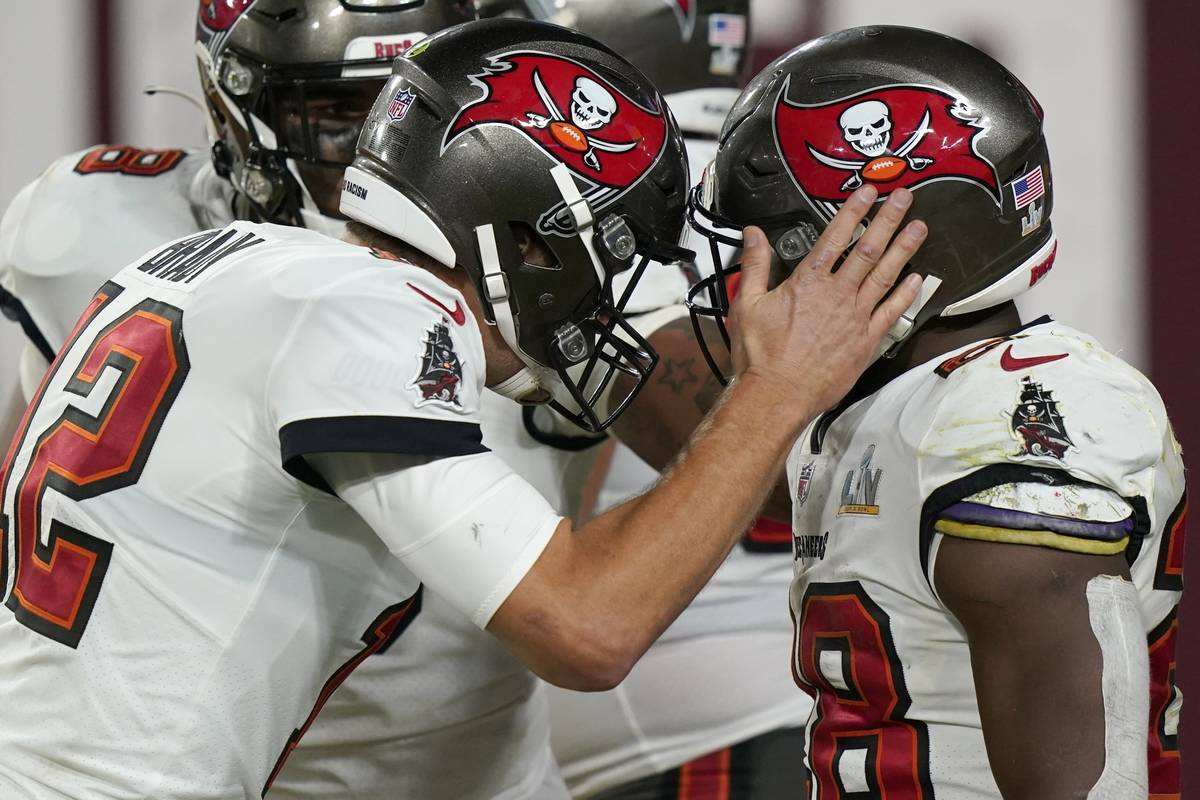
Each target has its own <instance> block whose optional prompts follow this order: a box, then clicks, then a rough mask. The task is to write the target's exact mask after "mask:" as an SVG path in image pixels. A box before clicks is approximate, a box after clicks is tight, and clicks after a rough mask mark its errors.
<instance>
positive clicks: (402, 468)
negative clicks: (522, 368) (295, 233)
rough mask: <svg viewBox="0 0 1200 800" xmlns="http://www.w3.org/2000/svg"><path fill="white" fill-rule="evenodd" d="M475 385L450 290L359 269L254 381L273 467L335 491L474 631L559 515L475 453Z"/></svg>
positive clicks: (478, 368)
mask: <svg viewBox="0 0 1200 800" xmlns="http://www.w3.org/2000/svg"><path fill="white" fill-rule="evenodd" d="M301 290H302V289H301ZM484 377H485V364H484V352H483V342H482V340H481V338H480V335H479V331H478V328H477V327H476V323H475V319H474V317H473V316H471V315H470V313H469V312H468V311H467V304H466V300H465V299H464V298H463V297H462V295H460V294H459V293H458V292H457V291H455V290H454V289H452V288H451V287H450V286H448V285H447V284H445V283H443V282H441V281H439V280H437V279H436V278H434V277H433V276H431V275H429V274H428V273H424V272H421V271H419V270H412V269H396V270H390V269H384V270H380V269H366V270H361V271H358V272H354V273H352V274H350V275H349V276H347V277H346V278H344V279H343V280H341V281H339V282H337V283H335V284H332V285H326V286H324V287H322V290H321V291H320V293H318V294H315V295H314V296H312V297H311V298H310V299H309V300H308V301H307V302H306V303H305V305H304V307H303V309H302V310H301V312H300V314H299V315H298V318H297V320H296V322H295V324H294V327H293V329H292V332H291V334H290V336H289V337H288V339H287V340H286V341H285V343H284V345H283V347H282V349H281V351H280V352H279V354H278V356H277V358H276V360H275V363H274V365H273V366H272V368H271V372H270V375H269V376H268V378H267V404H268V406H269V414H270V418H271V419H272V421H273V424H274V426H275V428H276V430H278V432H279V442H280V451H281V457H282V461H283V466H284V469H286V470H287V471H288V472H289V473H290V474H291V475H293V476H294V477H296V478H298V479H300V480H302V481H304V482H305V483H308V484H309V485H311V486H314V487H316V488H319V489H324V490H326V491H335V492H336V494H338V495H339V496H340V497H341V498H342V499H343V500H345V501H346V502H347V503H349V504H350V506H351V507H352V508H354V509H355V511H356V512H357V513H358V514H359V516H360V517H362V518H363V520H364V521H366V522H367V523H368V524H369V525H370V526H371V528H372V529H373V530H374V531H375V532H376V534H377V535H378V536H379V537H380V538H381V539H382V540H383V541H384V542H385V543H386V544H387V546H388V549H389V550H390V551H391V552H392V554H393V555H395V556H396V557H397V558H399V559H400V560H401V561H403V562H404V564H405V565H406V566H407V567H408V568H409V569H411V570H412V572H413V573H414V574H415V575H417V577H419V578H420V579H421V581H422V582H423V583H426V584H428V585H429V586H430V588H432V589H433V590H434V591H436V592H437V593H438V594H440V595H441V596H442V597H443V598H444V599H446V600H448V601H449V602H450V603H451V604H452V605H453V606H454V607H455V608H456V609H457V610H458V611H460V612H461V613H463V614H464V615H465V616H467V617H468V618H469V619H471V620H472V622H474V623H475V624H476V625H479V626H480V627H483V626H486V625H487V623H488V621H489V620H490V619H491V616H492V614H493V613H494V612H495V610H496V609H497V608H498V607H499V606H500V604H501V603H502V602H503V601H504V599H505V598H506V597H507V596H508V594H509V592H511V591H512V589H513V588H514V587H515V586H516V585H517V583H518V582H519V581H520V580H521V578H522V577H524V575H525V573H526V572H527V571H528V570H529V568H530V567H531V566H532V565H533V562H534V561H535V560H536V559H537V557H538V555H540V554H541V552H542V549H543V548H544V547H545V545H546V542H548V541H549V539H550V536H551V534H553V532H554V529H555V528H556V527H557V525H558V521H559V517H558V515H557V514H555V513H554V512H553V511H552V510H551V508H550V506H549V504H548V503H547V502H546V501H545V500H544V499H543V498H542V497H541V495H539V494H538V493H537V491H536V490H535V489H533V488H532V487H531V486H529V485H528V484H527V483H526V482H525V481H524V480H522V479H521V478H519V477H517V476H516V475H515V474H513V473H512V471H511V470H510V469H509V468H508V467H507V466H505V465H504V463H503V462H502V461H501V460H500V459H499V458H497V457H496V456H494V455H492V454H491V453H490V452H489V451H488V449H487V448H486V447H485V446H484V445H483V443H482V432H481V430H480V426H479V421H480V414H479V403H480V395H481V393H482V392H483V389H484ZM331 454H336V455H331ZM314 467H315V468H314Z"/></svg>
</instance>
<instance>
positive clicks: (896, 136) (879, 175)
mask: <svg viewBox="0 0 1200 800" xmlns="http://www.w3.org/2000/svg"><path fill="white" fill-rule="evenodd" d="M793 88H795V89H796V92H795V93H796V94H799V95H801V97H797V98H795V99H793V97H792V96H791V95H792V94H793V92H792V89H793ZM807 93H808V90H807V87H802V86H801V87H793V85H792V80H791V76H789V77H788V78H787V79H786V80H784V81H783V84H782V85H781V86H780V88H779V94H778V95H777V97H776V102H775V108H774V119H773V124H774V131H775V138H776V142H777V145H778V148H779V153H780V155H781V156H782V157H783V158H784V161H785V162H786V164H787V166H788V169H789V171H790V172H791V175H792V178H793V179H794V181H795V183H796V186H797V188H799V189H800V191H801V192H802V193H804V195H805V196H806V197H808V198H809V199H810V200H811V201H812V202H813V203H814V205H815V206H816V207H818V208H819V213H821V214H822V216H825V217H826V218H827V219H831V218H832V217H833V215H834V214H835V213H836V212H837V206H838V204H840V203H842V202H845V200H846V198H847V197H848V196H849V194H850V193H851V192H853V191H854V190H856V189H858V188H859V187H861V186H862V185H863V184H864V183H872V184H874V185H875V186H876V187H878V189H879V192H880V195H881V196H884V195H886V194H887V193H889V192H892V191H895V190H896V189H899V188H907V189H916V188H919V187H921V186H924V185H926V184H929V183H932V182H934V181H940V180H955V181H966V182H968V183H972V184H975V185H977V186H979V187H980V188H982V189H984V190H985V191H987V192H988V194H989V195H990V196H991V198H992V200H993V202H995V203H996V205H997V206H1000V205H1001V196H1000V181H999V176H998V175H997V174H996V168H995V166H994V165H993V164H992V163H991V162H990V161H989V160H988V159H987V158H986V157H984V156H983V155H981V154H980V153H979V152H978V151H977V150H976V145H977V144H979V141H980V140H981V139H982V138H983V136H984V135H985V133H986V131H987V129H988V127H989V126H988V123H987V120H986V118H985V116H984V115H983V113H982V112H981V111H980V110H979V109H978V108H974V107H972V106H971V105H970V103H969V102H968V101H966V100H965V99H964V98H962V97H959V96H957V95H955V94H953V93H951V92H948V91H944V90H942V89H939V88H937V87H933V86H919V85H915V84H896V85H891V86H880V87H877V88H874V89H868V90H866V91H862V92H856V93H854V94H851V95H848V96H845V97H841V98H838V99H835V100H822V101H820V102H816V103H806V102H803V101H802V97H803V96H804V95H806V94H807Z"/></svg>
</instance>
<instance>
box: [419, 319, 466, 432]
mask: <svg viewBox="0 0 1200 800" xmlns="http://www.w3.org/2000/svg"><path fill="white" fill-rule="evenodd" d="M462 378H463V367H462V362H461V361H459V358H458V354H457V353H456V352H455V351H454V340H453V339H451V338H450V327H449V326H448V325H447V324H446V323H445V322H444V321H441V320H439V321H438V322H435V323H434V324H433V327H431V328H430V329H429V330H427V331H426V332H425V340H424V342H423V350H422V353H421V358H420V369H419V370H418V371H417V376H416V377H415V378H413V380H412V383H410V384H409V388H412V389H416V390H417V401H416V402H415V403H414V404H413V405H414V407H416V408H420V407H421V406H425V405H429V404H430V403H434V404H437V405H441V406H443V407H445V408H450V409H453V410H455V411H462V410H463V406H462V401H461V400H460V399H459V390H460V388H461V386H462Z"/></svg>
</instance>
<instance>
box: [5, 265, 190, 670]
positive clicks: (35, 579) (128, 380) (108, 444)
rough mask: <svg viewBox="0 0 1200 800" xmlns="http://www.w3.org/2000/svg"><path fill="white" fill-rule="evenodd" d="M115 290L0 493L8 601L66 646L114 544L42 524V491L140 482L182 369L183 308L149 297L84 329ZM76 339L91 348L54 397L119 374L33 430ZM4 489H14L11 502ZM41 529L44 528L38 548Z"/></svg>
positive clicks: (83, 622) (75, 493)
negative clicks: (99, 394) (10, 544)
mask: <svg viewBox="0 0 1200 800" xmlns="http://www.w3.org/2000/svg"><path fill="white" fill-rule="evenodd" d="M120 292H121V287H119V286H117V285H116V284H113V283H109V284H106V285H105V286H104V287H103V288H102V289H101V290H100V293H99V294H97V296H96V298H95V299H94V300H93V301H92V303H91V305H90V306H89V307H88V310H87V311H86V312H85V313H84V316H83V318H81V319H80V321H79V323H78V324H77V325H76V328H75V332H74V333H73V334H72V336H71V338H70V339H69V340H68V343H67V345H66V346H64V347H63V349H62V350H61V351H60V352H59V355H58V358H57V359H55V362H54V364H53V365H52V366H51V368H50V370H49V371H48V372H47V377H46V378H44V379H43V382H42V385H41V387H39V388H38V391H37V394H36V395H35V396H34V399H33V402H32V403H30V406H29V409H28V410H27V411H26V412H25V418H24V419H23V420H22V422H21V426H20V427H19V428H18V430H17V435H16V436H15V437H14V439H13V443H12V446H11V447H10V449H9V453H8V458H7V459H6V461H5V469H4V479H3V484H2V493H0V497H3V498H5V506H4V511H5V514H4V515H3V516H0V544H4V543H5V537H6V534H7V533H8V532H9V531H11V532H12V533H13V535H14V537H15V539H16V543H15V544H16V547H15V550H16V563H15V564H14V565H13V569H12V573H13V576H14V577H13V581H12V590H11V592H10V593H9V595H8V600H7V601H6V603H5V605H6V606H7V607H8V608H9V609H11V610H12V612H13V614H14V615H15V616H16V618H17V620H18V621H19V622H21V623H22V624H23V625H25V626H26V627H28V628H30V629H32V630H34V631H37V632H38V633H40V634H42V635H43V636H46V637H48V638H50V639H53V640H55V641H57V642H61V643H62V644H65V645H67V646H69V647H77V646H78V645H79V640H80V638H81V637H82V636H83V632H84V630H85V629H86V627H87V624H88V620H89V618H90V617H91V613H92V609H93V607H94V606H95V604H96V599H97V597H98V596H99V593H100V587H101V584H102V583H103V581H104V575H105V572H106V571H107V569H108V563H109V559H110V557H111V555H112V543H111V542H107V541H105V540H103V539H100V538H98V537H97V536H95V535H94V534H93V533H89V532H87V531H84V530H81V529H79V528H77V527H74V526H73V525H70V524H68V523H66V522H64V521H63V520H59V519H52V518H47V515H46V514H45V513H44V508H43V501H44V499H45V494H46V490H47V489H51V490H53V491H54V492H56V493H58V494H60V495H64V496H66V497H68V498H70V499H71V500H77V501H78V500H85V499H87V498H90V497H96V496H98V495H101V494H104V493H106V492H111V491H114V490H116V489H121V488H123V487H126V486H131V485H133V484H135V483H137V481H138V479H139V478H140V477H141V473H142V468H143V467H144V466H145V463H146V459H147V458H148V457H149V455H150V450H151V448H152V447H153V446H154V440H155V438H156V437H157V435H158V431H159V429H160V428H161V427H162V423H163V420H164V419H165V417H166V415H167V412H168V411H169V410H170V408H171V405H172V403H173V402H174V400H175V397H176V395H177V394H178V393H179V389H180V388H181V386H182V385H183V381H184V378H185V377H186V376H187V372H188V367H189V364H188V358H187V348H186V347H185V345H184V341H183V332H182V325H183V312H182V311H181V310H179V309H178V308H175V307H174V306H170V305H167V304H166V303H161V302H159V301H157V300H150V299H147V300H144V301H142V302H141V303H139V304H138V305H137V306H135V307H134V308H132V309H130V310H129V311H127V312H125V313H124V314H122V315H121V316H120V317H118V318H117V319H116V320H114V321H113V322H111V323H109V324H108V325H106V326H105V327H104V328H103V329H102V330H100V331H99V332H93V331H92V330H91V329H92V327H93V326H92V324H91V323H92V322H93V321H94V319H95V317H96V315H97V314H98V313H99V312H100V310H101V309H103V308H104V307H105V306H107V305H108V303H109V302H111V300H112V299H113V298H114V297H116V295H117V294H119V293H120ZM82 336H91V337H92V343H91V345H90V346H89V347H88V348H87V351H86V352H85V353H84V355H83V357H82V358H81V359H79V361H78V362H77V363H75V364H74V366H73V371H72V373H71V377H70V380H68V381H67V383H66V384H65V386H64V387H63V389H62V390H61V391H62V392H65V393H69V394H74V395H78V396H79V397H80V398H81V399H84V400H86V399H88V398H89V397H90V395H91V393H92V390H93V388H94V386H95V383H96V380H97V378H99V377H100V375H101V374H103V373H104V372H105V369H106V368H107V367H112V368H114V369H116V370H117V372H118V377H117V379H116V381H115V384H114V386H113V388H112V390H111V392H110V393H109V395H108V397H107V399H106V400H105V402H104V404H103V406H102V407H101V409H100V410H99V412H97V414H96V415H95V416H92V415H91V414H89V413H87V412H85V411H83V410H81V409H80V408H78V407H76V406H74V405H70V404H68V405H66V407H65V408H64V410H63V412H62V414H60V415H59V417H58V418H57V419H55V420H54V421H53V422H51V423H49V424H48V425H42V426H39V427H38V428H37V429H34V428H33V427H32V426H31V425H30V422H31V420H32V418H33V416H34V415H35V413H36V409H38V408H39V407H40V405H41V404H42V403H43V402H44V401H45V399H46V396H45V393H46V387H47V385H48V384H49V383H50V382H51V381H52V380H53V379H54V377H55V376H57V375H58V374H59V373H60V372H61V370H62V369H63V368H64V367H65V366H66V365H64V364H63V358H64V356H65V355H66V354H67V353H68V352H69V351H71V350H72V349H73V345H74V344H75V342H76V340H78V339H79V338H81V337H82ZM24 451H28V452H29V453H30V455H29V458H28V460H27V461H26V462H25V463H24V465H23V467H22V469H21V471H20V472H19V473H14V472H13V471H12V470H10V468H9V467H10V465H11V463H12V460H13V457H14V456H15V454H16V453H18V452H24ZM10 483H15V489H14V491H13V492H12V496H13V497H12V500H11V501H9V500H7V498H8V497H9V493H10V492H9V489H10ZM42 531H47V532H48V536H47V538H46V541H45V542H43V541H42V535H41V534H42ZM6 551H7V547H6V546H5V547H0V552H6ZM0 566H3V565H0ZM0 574H7V573H6V572H4V573H0ZM2 588H3V587H2V586H0V589H2Z"/></svg>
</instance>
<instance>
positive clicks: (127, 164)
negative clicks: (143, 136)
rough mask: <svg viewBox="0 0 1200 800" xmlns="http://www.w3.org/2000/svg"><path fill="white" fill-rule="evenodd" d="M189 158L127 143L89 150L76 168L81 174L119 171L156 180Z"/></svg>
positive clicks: (122, 173)
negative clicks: (155, 178) (142, 148)
mask: <svg viewBox="0 0 1200 800" xmlns="http://www.w3.org/2000/svg"><path fill="white" fill-rule="evenodd" d="M186 155H187V153H185V152H183V151H182V150H139V149H137V148H136V147H130V146H128V145H124V144H110V145H104V146H103V147H96V148H94V149H92V150H89V151H87V153H85V154H84V156H83V158H81V159H79V163H78V164H76V165H75V171H76V172H78V173H79V174H80V175H94V174H95V173H97V172H116V173H119V174H121V175H133V176H136V177H142V178H153V177H156V176H158V175H162V174H163V173H165V172H170V171H171V170H173V169H175V167H177V166H179V162H180V161H182V160H183V157H184V156H186Z"/></svg>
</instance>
